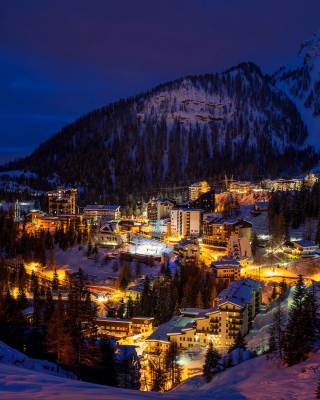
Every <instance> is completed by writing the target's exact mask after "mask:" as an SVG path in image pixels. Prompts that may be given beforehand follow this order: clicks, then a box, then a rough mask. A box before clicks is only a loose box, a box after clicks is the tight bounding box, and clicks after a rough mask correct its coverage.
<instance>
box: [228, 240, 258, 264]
mask: <svg viewBox="0 0 320 400" xmlns="http://www.w3.org/2000/svg"><path fill="white" fill-rule="evenodd" d="M227 255H228V257H230V258H234V259H236V260H241V259H244V258H252V251H251V245H250V241H249V238H247V237H241V236H239V235H231V236H230V237H229V240H228V245H227Z"/></svg>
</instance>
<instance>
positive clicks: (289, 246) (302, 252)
mask: <svg viewBox="0 0 320 400" xmlns="http://www.w3.org/2000/svg"><path fill="white" fill-rule="evenodd" d="M317 248H318V246H317V245H316V244H315V243H313V242H311V241H310V240H292V241H287V242H285V243H284V244H283V245H282V249H283V251H284V252H285V253H289V254H292V255H295V256H302V257H313V256H315V255H316V254H317Z"/></svg>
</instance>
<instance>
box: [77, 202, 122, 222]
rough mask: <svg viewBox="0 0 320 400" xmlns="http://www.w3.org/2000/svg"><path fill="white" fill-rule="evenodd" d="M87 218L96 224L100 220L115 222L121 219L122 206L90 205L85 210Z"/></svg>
mask: <svg viewBox="0 0 320 400" xmlns="http://www.w3.org/2000/svg"><path fill="white" fill-rule="evenodd" d="M83 213H84V215H85V216H86V217H88V218H91V219H92V220H93V221H94V222H95V221H98V220H99V219H100V220H113V219H119V218H120V217H121V213H120V206H105V205H90V206H86V207H85V208H84V209H83Z"/></svg>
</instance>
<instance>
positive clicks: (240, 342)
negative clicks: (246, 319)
mask: <svg viewBox="0 0 320 400" xmlns="http://www.w3.org/2000/svg"><path fill="white" fill-rule="evenodd" d="M235 349H242V350H247V344H246V342H245V340H244V337H243V336H242V334H241V332H240V330H239V332H238V334H237V336H236V338H235V342H234V344H233V345H232V346H231V347H230V348H229V351H228V353H231V352H232V351H233V350H235Z"/></svg>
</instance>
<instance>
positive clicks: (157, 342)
mask: <svg viewBox="0 0 320 400" xmlns="http://www.w3.org/2000/svg"><path fill="white" fill-rule="evenodd" d="M262 289H263V285H262V284H261V283H260V282H258V281H255V280H253V279H249V278H247V279H242V280H237V281H233V282H231V283H230V285H229V286H228V287H227V289H224V290H223V291H222V292H221V293H220V294H219V295H218V296H217V297H216V298H215V306H214V307H212V308H210V309H208V310H198V312H195V311H196V310H195V309H192V310H193V315H195V314H196V316H194V317H192V318H188V317H177V316H176V317H173V318H172V319H171V320H170V321H169V322H167V323H166V324H164V325H161V326H160V327H159V328H158V329H157V330H156V331H154V332H153V334H152V335H150V336H149V338H147V339H146V343H148V351H149V352H150V353H154V352H156V351H166V350H168V349H169V345H170V343H174V345H175V346H176V347H178V348H181V349H186V348H190V347H194V346H196V347H197V346H201V347H206V346H207V345H208V344H209V343H210V342H212V343H213V345H214V346H216V347H229V346H232V345H233V344H234V343H235V339H236V337H237V335H238V333H239V331H240V332H241V334H242V335H243V336H244V335H246V334H247V333H248V331H249V329H250V328H251V326H252V323H253V320H254V318H255V316H256V315H257V313H258V312H259V309H260V305H261V292H262ZM182 314H183V310H182ZM158 331H159V332H158Z"/></svg>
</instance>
